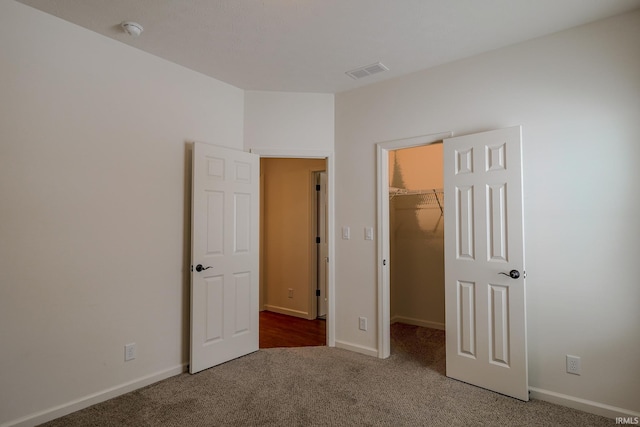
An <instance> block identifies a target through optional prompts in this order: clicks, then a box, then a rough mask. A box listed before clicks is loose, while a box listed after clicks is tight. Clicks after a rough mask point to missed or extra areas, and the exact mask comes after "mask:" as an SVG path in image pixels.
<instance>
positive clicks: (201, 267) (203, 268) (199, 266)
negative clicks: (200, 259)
mask: <svg viewBox="0 0 640 427" xmlns="http://www.w3.org/2000/svg"><path fill="white" fill-rule="evenodd" d="M210 268H213V267H212V266H208V267H203V266H202V264H198V265H196V271H197V272H198V273H200V272H201V271H204V270H208V269H210Z"/></svg>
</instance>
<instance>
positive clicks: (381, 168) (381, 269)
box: [376, 132, 453, 359]
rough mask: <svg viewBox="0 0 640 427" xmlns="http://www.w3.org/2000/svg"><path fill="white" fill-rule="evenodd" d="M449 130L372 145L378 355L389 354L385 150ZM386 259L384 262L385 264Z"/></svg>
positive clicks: (446, 135)
mask: <svg viewBox="0 0 640 427" xmlns="http://www.w3.org/2000/svg"><path fill="white" fill-rule="evenodd" d="M452 135H453V132H440V133H434V134H430V135H421V136H414V137H411V138H403V139H396V140H393V141H383V142H379V143H377V144H376V152H377V182H378V236H379V238H378V357H379V358H381V359H386V358H387V357H389V355H390V354H391V331H390V328H389V325H390V324H391V323H390V314H389V313H390V297H389V295H390V291H389V286H390V277H389V151H391V150H397V149H400V148H411V147H418V146H421V145H428V144H432V143H434V142H439V141H442V140H443V139H445V138H449V137H451V136H452ZM385 261H386V265H383V264H385Z"/></svg>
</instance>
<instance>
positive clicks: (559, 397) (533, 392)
mask: <svg viewBox="0 0 640 427" xmlns="http://www.w3.org/2000/svg"><path fill="white" fill-rule="evenodd" d="M529 392H530V397H531V398H533V399H538V400H544V401H545V402H549V403H555V404H556V405H561V406H566V407H568V408H573V409H578V410H580V411H584V412H588V413H590V414H595V415H600V416H602V417H607V418H616V417H640V412H635V411H631V410H629V409H623V408H618V407H616V406H611V405H607V404H605V403H600V402H594V401H592V400H586V399H581V398H579V397H574V396H569V395H566V394H562V393H556V392H554V391H549V390H544V389H540V388H536V387H529Z"/></svg>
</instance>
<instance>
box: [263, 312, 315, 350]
mask: <svg viewBox="0 0 640 427" xmlns="http://www.w3.org/2000/svg"><path fill="white" fill-rule="evenodd" d="M326 331H327V327H326V321H325V320H320V319H316V320H306V319H301V318H299V317H293V316H286V315H284V314H279V313H272V312H270V311H261V312H260V348H273V347H309V346H321V345H326V344H327V338H326V333H327V332H326Z"/></svg>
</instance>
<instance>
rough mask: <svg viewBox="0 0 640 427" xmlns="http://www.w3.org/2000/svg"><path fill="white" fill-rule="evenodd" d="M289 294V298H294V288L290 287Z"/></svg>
mask: <svg viewBox="0 0 640 427" xmlns="http://www.w3.org/2000/svg"><path fill="white" fill-rule="evenodd" d="M287 296H288V297H289V298H293V289H292V288H289V292H288V293H287Z"/></svg>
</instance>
